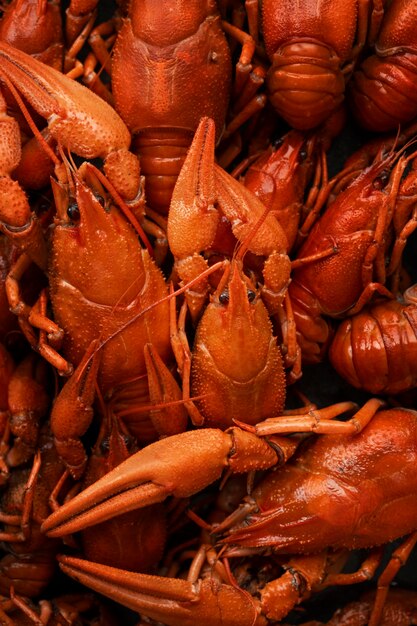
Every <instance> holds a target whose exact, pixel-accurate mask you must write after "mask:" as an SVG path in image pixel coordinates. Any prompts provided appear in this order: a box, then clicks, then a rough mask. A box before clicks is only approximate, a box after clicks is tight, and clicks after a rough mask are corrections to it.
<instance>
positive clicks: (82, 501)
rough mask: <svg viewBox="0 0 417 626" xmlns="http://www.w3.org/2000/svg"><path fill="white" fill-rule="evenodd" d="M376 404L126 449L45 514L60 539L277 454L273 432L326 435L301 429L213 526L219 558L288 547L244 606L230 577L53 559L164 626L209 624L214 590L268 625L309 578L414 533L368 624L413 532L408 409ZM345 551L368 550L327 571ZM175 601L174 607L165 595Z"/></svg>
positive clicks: (413, 422)
mask: <svg viewBox="0 0 417 626" xmlns="http://www.w3.org/2000/svg"><path fill="white" fill-rule="evenodd" d="M381 404H382V403H381V401H379V400H374V399H372V400H370V401H369V402H368V403H367V404H366V405H364V407H363V408H362V409H361V410H359V411H358V412H357V413H356V414H355V415H354V416H353V417H352V418H351V419H350V420H349V421H347V422H339V421H334V420H333V419H330V420H328V419H324V416H325V413H324V414H323V415H322V417H323V419H320V418H319V416H318V415H316V416H314V415H310V416H291V417H289V416H283V417H280V418H276V419H270V420H266V421H265V422H263V423H261V424H258V425H257V426H255V427H246V428H247V429H250V430H251V431H253V432H244V431H242V430H239V429H237V428H232V429H229V430H228V431H226V432H224V433H222V432H221V431H218V430H214V429H203V430H199V431H194V432H187V433H182V434H180V435H175V436H173V437H169V438H166V439H164V440H161V441H159V442H157V443H154V444H151V445H150V446H148V447H147V448H145V449H143V450H141V451H140V452H138V453H137V454H136V455H133V456H132V457H130V458H129V459H128V460H127V461H125V462H124V463H123V464H122V465H121V466H119V467H118V468H117V470H118V471H114V470H113V472H111V473H110V474H108V475H107V476H106V477H104V478H103V479H101V480H100V481H98V482H97V483H96V484H95V485H92V486H91V487H90V488H89V489H87V490H86V491H85V492H83V493H81V494H79V495H78V496H77V497H76V498H74V499H73V500H72V501H70V502H67V503H66V504H65V505H64V506H63V507H62V508H61V509H59V510H58V511H56V512H55V513H53V514H52V515H51V516H50V518H49V519H48V520H47V521H46V522H45V523H44V525H43V530H44V531H46V532H47V533H48V534H51V535H53V536H60V535H64V534H66V533H68V532H73V531H75V530H80V529H82V528H83V527H85V526H88V525H90V524H94V523H95V522H96V521H98V520H102V519H106V518H108V517H112V516H113V515H114V514H118V513H119V512H121V511H126V510H131V509H133V508H135V507H137V506H146V505H147V504H149V503H151V502H156V501H160V500H162V499H164V498H165V497H166V496H168V495H176V496H179V497H186V496H189V495H191V493H196V492H198V491H199V490H200V489H201V488H202V487H203V486H206V485H207V484H208V483H209V482H211V481H212V480H214V479H216V478H219V477H220V475H221V473H222V471H223V470H224V469H226V468H227V469H229V470H231V471H232V472H247V471H249V470H250V469H255V468H256V469H261V468H263V469H266V468H267V467H268V466H269V467H273V466H274V465H275V464H276V463H277V460H278V458H279V454H278V456H277V453H278V452H279V448H278V447H277V446H276V443H277V442H275V446H274V439H273V438H272V439H271V441H270V443H268V441H269V440H268V436H271V434H273V433H276V432H278V433H283V432H284V433H292V432H303V431H309V430H312V431H315V432H318V433H328V436H321V437H318V438H308V439H307V441H305V442H304V444H301V446H300V447H299V449H298V450H297V451H296V452H295V455H294V456H293V457H292V459H290V460H289V461H287V463H286V464H285V465H283V466H282V467H281V468H279V469H277V470H276V471H275V472H267V473H266V474H265V476H264V477H263V479H262V480H261V481H260V482H259V483H258V485H257V486H256V487H255V489H254V490H253V492H252V494H251V495H250V496H248V497H246V498H245V500H244V502H243V503H242V505H241V506H240V507H239V508H238V509H237V510H236V511H234V512H233V513H232V514H231V515H229V517H228V518H226V519H225V520H224V521H223V522H221V523H220V524H219V525H215V526H214V527H213V532H215V533H216V535H217V536H218V542H219V546H223V555H224V556H226V557H228V558H229V559H232V558H234V557H237V556H243V555H252V554H255V553H256V554H277V555H288V559H289V561H290V567H289V569H288V570H287V571H286V573H285V574H283V576H281V577H280V578H278V579H276V580H272V581H270V582H269V583H267V584H266V585H265V587H264V588H263V589H261V590H260V597H261V599H260V601H257V600H255V599H252V600H251V604H252V610H251V611H250V612H249V611H248V606H247V605H248V598H247V596H246V594H244V593H243V592H242V591H240V590H239V589H235V588H234V587H231V586H230V585H227V584H226V585H223V584H222V585H220V586H217V587H216V586H214V587H210V584H209V583H207V581H206V584H207V586H206V585H205V584H204V582H202V581H200V582H199V583H198V584H196V583H195V584H191V583H188V585H187V584H185V583H184V581H177V580H173V581H172V589H171V594H170V593H169V592H167V589H169V586H168V585H169V583H168V581H167V579H165V578H158V577H146V576H143V577H142V576H141V575H140V574H138V575H135V576H133V575H132V574H131V573H129V574H128V573H127V572H123V571H120V572H119V571H118V570H117V569H114V568H108V569H107V568H104V567H103V568H102V567H101V566H99V565H95V564H92V563H88V562H85V561H82V560H78V559H73V558H69V557H62V559H61V562H62V567H63V569H64V570H65V571H66V572H67V573H69V574H71V575H74V576H75V577H76V578H77V579H78V580H80V581H82V582H84V583H85V584H87V585H88V586H92V587H93V588H95V589H96V590H99V591H100V592H101V593H103V592H104V593H106V594H108V595H109V596H110V597H112V598H113V599H116V600H118V601H120V602H122V603H124V604H126V606H129V607H130V608H133V609H136V610H138V611H140V612H141V613H144V614H146V615H148V616H150V617H152V618H154V619H157V620H161V619H162V620H163V621H164V622H165V623H167V624H170V625H173V626H176V625H177V624H180V623H181V624H187V623H190V624H191V623H194V621H195V620H196V619H197V620H199V621H200V623H207V624H213V623H215V622H214V621H213V620H214V619H215V618H214V617H213V616H214V615H217V613H211V612H209V616H206V615H207V608H206V607H207V604H206V603H208V604H209V606H211V607H212V610H213V611H215V610H221V607H222V602H223V600H222V595H223V594H225V597H227V596H228V595H229V596H233V598H234V599H233V601H232V602H233V603H234V604H235V607H236V608H235V611H236V610H237V607H238V606H239V604H240V609H239V610H240V611H241V614H243V612H245V616H246V619H247V622H244V623H247V624H252V623H256V624H266V623H267V621H268V620H271V621H274V620H279V619H282V618H283V617H285V615H286V614H287V612H288V611H289V610H290V609H291V608H292V607H293V606H294V605H296V604H297V603H298V602H300V601H301V600H302V599H303V598H304V597H306V594H308V593H309V592H310V591H311V590H312V589H314V588H315V586H320V587H322V586H323V585H332V584H336V585H337V584H348V583H353V582H361V581H363V580H367V579H368V578H369V577H370V576H371V575H372V573H374V572H375V570H376V567H377V566H378V564H379V563H380V560H381V556H382V551H381V550H380V549H379V548H378V546H382V545H383V544H385V543H387V542H389V541H391V540H393V539H395V538H398V537H402V536H405V535H409V534H410V533H411V534H410V535H409V537H407V538H406V539H405V541H404V542H403V543H402V544H401V545H400V546H399V547H398V548H397V549H396V550H395V552H394V554H393V556H392V558H391V560H390V562H389V563H388V565H387V566H386V568H385V570H384V571H383V573H382V574H381V575H380V578H379V586H378V592H377V597H376V602H375V605H374V609H373V611H372V616H371V618H370V621H369V624H370V625H371V626H375V625H376V624H377V623H378V621H379V617H380V614H381V611H382V609H383V605H384V600H385V596H386V594H387V592H388V585H389V583H390V581H391V580H392V578H393V577H394V576H395V574H396V572H397V571H398V569H399V567H400V566H401V563H403V562H404V560H405V559H406V558H407V556H408V555H409V554H410V551H411V549H412V548H413V546H414V544H415V542H416V540H417V533H416V525H417V509H416V505H415V498H414V485H415V480H416V473H415V461H416V446H417V414H416V412H415V411H411V410H407V409H391V410H378V409H379V408H380V407H381ZM255 432H257V433H258V434H259V435H262V436H265V437H266V438H265V439H261V438H259V437H258V436H256V435H255ZM178 447H180V449H181V450H182V451H183V453H182V454H181V458H176V457H175V455H174V450H177V449H178ZM163 450H164V452H162V451H163ZM196 455H198V458H199V466H200V467H201V472H197V471H196V469H195V466H193V467H194V469H193V471H192V472H190V469H189V465H188V462H187V458H188V459H189V460H190V462H191V465H193V459H195V458H196ZM186 457H187V458H186ZM92 500H94V502H95V503H96V504H95V505H93V506H91V502H92ZM139 503H140V504H139ZM375 520H378V523H377V524H376V522H375ZM346 548H347V549H349V550H352V549H356V548H373V550H372V552H371V553H370V555H369V557H368V558H367V559H366V561H365V562H364V564H363V565H362V567H360V568H359V570H358V571H357V572H353V573H351V574H344V573H341V574H339V573H327V571H326V562H327V555H328V554H331V553H332V551H335V550H336V551H337V550H339V549H346ZM297 555H298V556H297ZM297 564H298V566H299V569H297ZM104 578H107V582H106V581H105V580H104ZM170 582H171V581H170ZM142 584H143V586H142ZM153 594H155V595H156V596H158V597H159V598H161V596H163V597H162V599H161V601H160V603H159V606H158V602H156V604H154V603H153V607H152V608H151V607H150V606H148V602H149V596H153ZM178 594H180V595H178ZM164 598H166V601H165V600H164ZM168 598H170V600H168ZM175 598H177V601H178V613H177V614H176V613H175V611H172V604H171V602H172V601H173V600H174V599H175ZM181 599H183V600H185V605H184V604H182V603H181ZM191 599H194V600H193V602H191V604H189V605H188V606H187V602H190V600H191ZM153 601H155V597H154V598H153ZM166 602H168V604H166ZM167 606H169V607H170V608H169V609H168V611H167V610H166V609H167ZM215 607H217V609H215ZM200 611H201V612H200ZM241 614H240V615H239V617H240V618H241ZM203 616H205V617H204V619H205V620H206V621H202V620H203ZM217 618H218V615H217ZM233 619H234V618H233V617H228V618H227V620H226V621H224V623H225V624H235V623H236V622H235V621H233ZM181 620H183V621H181ZM187 620H188V621H187ZM193 620H194V621H193Z"/></svg>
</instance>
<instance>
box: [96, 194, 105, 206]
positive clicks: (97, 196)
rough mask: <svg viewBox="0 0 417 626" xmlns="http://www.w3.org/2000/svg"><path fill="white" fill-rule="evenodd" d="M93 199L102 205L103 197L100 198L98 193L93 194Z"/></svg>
mask: <svg viewBox="0 0 417 626" xmlns="http://www.w3.org/2000/svg"><path fill="white" fill-rule="evenodd" d="M94 197H95V199H96V200H98V201H99V202H100V204H102V205H104V198H103V196H101V195H100V194H99V193H96V192H95V193H94Z"/></svg>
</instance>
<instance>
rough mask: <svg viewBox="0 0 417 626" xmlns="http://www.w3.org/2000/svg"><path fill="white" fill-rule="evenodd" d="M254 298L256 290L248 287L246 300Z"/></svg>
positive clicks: (251, 300)
mask: <svg viewBox="0 0 417 626" xmlns="http://www.w3.org/2000/svg"><path fill="white" fill-rule="evenodd" d="M255 298H256V291H253V289H248V300H249V302H253V301H254V300H255Z"/></svg>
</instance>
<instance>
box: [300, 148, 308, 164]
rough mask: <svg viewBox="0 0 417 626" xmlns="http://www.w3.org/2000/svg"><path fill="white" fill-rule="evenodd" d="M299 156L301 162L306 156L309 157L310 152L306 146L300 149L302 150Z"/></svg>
mask: <svg viewBox="0 0 417 626" xmlns="http://www.w3.org/2000/svg"><path fill="white" fill-rule="evenodd" d="M298 155H299V157H300V161H301V163H304V161H305V160H306V158H307V157H308V152H307V150H306V149H305V148H302V149H301V150H300V152H299V153H298Z"/></svg>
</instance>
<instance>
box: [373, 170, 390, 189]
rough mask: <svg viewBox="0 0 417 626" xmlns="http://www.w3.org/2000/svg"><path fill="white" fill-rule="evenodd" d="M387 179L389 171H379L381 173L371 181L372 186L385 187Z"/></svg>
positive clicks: (376, 187)
mask: <svg viewBox="0 0 417 626" xmlns="http://www.w3.org/2000/svg"><path fill="white" fill-rule="evenodd" d="M388 179H389V173H388V172H381V174H380V175H379V176H377V177H376V178H375V180H374V182H373V185H374V188H375V189H383V188H384V187H385V185H386V184H387V182H388Z"/></svg>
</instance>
